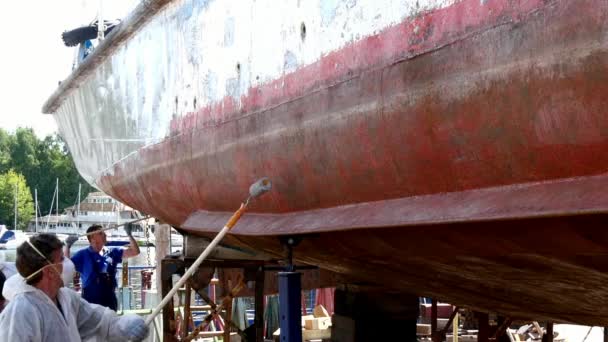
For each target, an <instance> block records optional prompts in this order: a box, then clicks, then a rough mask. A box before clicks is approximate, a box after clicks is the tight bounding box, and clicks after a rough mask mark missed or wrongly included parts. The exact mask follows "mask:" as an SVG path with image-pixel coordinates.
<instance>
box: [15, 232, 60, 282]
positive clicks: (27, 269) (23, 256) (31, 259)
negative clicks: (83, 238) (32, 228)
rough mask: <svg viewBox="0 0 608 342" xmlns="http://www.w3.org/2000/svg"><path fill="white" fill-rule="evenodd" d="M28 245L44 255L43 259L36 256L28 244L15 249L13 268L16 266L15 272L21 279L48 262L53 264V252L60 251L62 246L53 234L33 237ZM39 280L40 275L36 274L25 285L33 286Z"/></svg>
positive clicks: (38, 255)
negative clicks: (17, 272)
mask: <svg viewBox="0 0 608 342" xmlns="http://www.w3.org/2000/svg"><path fill="white" fill-rule="evenodd" d="M30 243H31V244H32V245H34V246H35V247H36V248H37V249H38V250H39V251H40V253H42V255H44V258H43V257H42V256H41V255H40V254H38V252H36V250H34V249H33V248H32V246H30V244H29V243H27V242H24V243H22V244H21V246H19V247H18V248H17V260H15V266H17V270H18V271H19V274H21V276H22V277H23V278H27V277H28V276H29V275H31V274H32V273H34V272H36V271H38V270H39V269H41V268H43V267H44V266H46V265H48V264H49V261H50V262H53V260H52V258H53V252H55V251H56V250H58V249H59V250H60V249H61V247H62V246H63V242H61V240H59V239H58V238H57V236H55V234H39V235H34V236H32V237H31V238H30ZM45 258H46V259H45ZM47 260H48V261H47ZM41 279H42V273H38V274H36V275H35V276H34V277H33V278H31V279H29V280H28V281H27V283H28V284H30V285H35V284H36V283H38V282H39V281H40V280H41Z"/></svg>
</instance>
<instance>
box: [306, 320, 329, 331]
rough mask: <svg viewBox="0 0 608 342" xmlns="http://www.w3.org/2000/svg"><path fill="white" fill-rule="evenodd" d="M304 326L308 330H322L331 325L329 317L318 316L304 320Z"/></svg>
mask: <svg viewBox="0 0 608 342" xmlns="http://www.w3.org/2000/svg"><path fill="white" fill-rule="evenodd" d="M304 323H305V324H304V327H305V328H306V329H308V330H322V329H327V328H329V327H330V326H331V317H319V318H313V319H309V320H306V321H305V322H304Z"/></svg>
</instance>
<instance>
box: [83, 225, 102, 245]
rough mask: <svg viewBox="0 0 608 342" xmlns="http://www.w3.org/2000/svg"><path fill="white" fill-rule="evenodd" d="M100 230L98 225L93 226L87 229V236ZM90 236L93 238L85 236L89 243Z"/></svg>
mask: <svg viewBox="0 0 608 342" xmlns="http://www.w3.org/2000/svg"><path fill="white" fill-rule="evenodd" d="M101 229H102V227H101V225H100V224H94V225H92V226H90V227H89V228H88V229H87V234H89V233H92V232H95V231H98V230H101ZM91 236H93V235H87V239H88V240H89V241H91Z"/></svg>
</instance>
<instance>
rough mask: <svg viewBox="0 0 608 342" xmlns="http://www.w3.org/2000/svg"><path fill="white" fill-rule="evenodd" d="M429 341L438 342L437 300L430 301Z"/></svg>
mask: <svg viewBox="0 0 608 342" xmlns="http://www.w3.org/2000/svg"><path fill="white" fill-rule="evenodd" d="M431 339H432V340H433V342H440V341H439V339H438V337H437V299H435V298H433V299H431Z"/></svg>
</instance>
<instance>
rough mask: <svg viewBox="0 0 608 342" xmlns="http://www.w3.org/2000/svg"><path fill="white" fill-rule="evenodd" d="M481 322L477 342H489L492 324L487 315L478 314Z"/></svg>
mask: <svg viewBox="0 0 608 342" xmlns="http://www.w3.org/2000/svg"><path fill="white" fill-rule="evenodd" d="M476 315H477V319H478V320H479V331H478V333H477V342H488V341H489V340H490V323H489V318H488V314H487V313H483V312H477V313H476Z"/></svg>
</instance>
